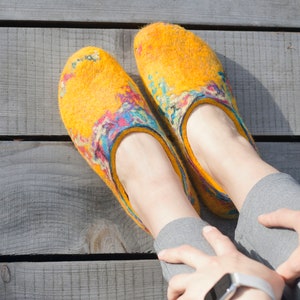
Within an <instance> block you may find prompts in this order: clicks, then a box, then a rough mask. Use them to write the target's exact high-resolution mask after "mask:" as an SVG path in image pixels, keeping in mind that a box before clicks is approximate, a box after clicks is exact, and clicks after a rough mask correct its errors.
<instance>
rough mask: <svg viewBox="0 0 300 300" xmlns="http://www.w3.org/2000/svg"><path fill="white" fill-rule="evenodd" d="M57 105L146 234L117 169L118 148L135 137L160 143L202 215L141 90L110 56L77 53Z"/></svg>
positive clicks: (82, 147) (92, 51)
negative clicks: (146, 136) (144, 136)
mask: <svg viewBox="0 0 300 300" xmlns="http://www.w3.org/2000/svg"><path fill="white" fill-rule="evenodd" d="M58 100H59V108H60V113H61V117H62V120H63V122H64V125H65V127H66V129H67V130H68V133H69V135H70V137H71V138H72V140H73V142H74V144H75V146H76V148H77V149H78V151H79V152H80V154H81V155H82V156H83V157H84V158H85V159H86V161H87V162H88V164H89V165H90V166H91V168H92V169H93V170H94V171H95V172H96V173H97V174H98V175H99V176H100V177H101V178H102V180H103V181H104V182H105V183H106V184H107V186H108V187H109V188H110V189H111V190H112V192H113V193H114V195H115V196H116V198H117V199H118V200H119V202H120V204H121V205H122V207H123V208H124V209H125V211H126V212H127V213H128V215H129V216H130V217H131V218H132V219H133V220H134V221H135V222H136V223H137V224H138V225H139V226H140V227H141V228H143V229H144V230H146V231H147V229H146V228H145V227H144V225H143V223H142V221H141V220H140V219H139V217H138V216H137V215H136V213H135V212H134V210H133V208H132V207H131V204H130V201H129V199H128V197H127V194H126V192H125V190H124V188H123V186H122V184H121V183H120V181H119V179H118V176H117V174H116V166H115V155H116V150H117V148H118V145H119V144H120V142H121V141H122V139H123V138H124V137H125V136H126V135H127V134H129V133H132V132H145V133H148V134H150V135H152V136H153V137H155V138H156V140H158V141H159V142H160V144H161V146H162V147H163V148H164V150H165V151H166V153H167V155H168V157H169V159H170V161H171V163H172V165H173V167H174V170H175V171H176V173H177V174H178V176H179V177H180V178H181V180H182V184H183V187H184V190H185V192H186V194H187V195H188V197H189V199H190V201H191V203H192V204H193V206H194V208H195V209H196V210H197V211H198V212H199V203H198V202H197V201H195V192H194V190H193V189H192V187H191V184H190V183H189V181H188V179H187V175H186V172H185V169H184V167H183V165H182V162H181V161H180V159H179V158H178V156H177V154H176V152H175V151H174V149H173V148H172V145H171V144H170V142H169V141H168V140H167V138H166V136H165V134H164V132H163V131H162V129H161V127H160V126H159V124H158V123H157V121H156V119H155V118H154V116H153V115H152V113H151V111H150V109H149V107H148V105H147V103H146V101H145V100H144V98H143V97H142V95H141V93H140V91H139V90H138V87H137V86H136V85H135V84H134V82H133V81H132V79H131V78H130V77H129V76H128V75H127V74H126V73H125V71H124V70H123V69H122V67H121V66H120V65H119V64H118V63H117V62H116V60H115V59H114V58H112V57H111V56H110V55H109V54H108V53H106V52H105V51H103V50H101V49H99V48H95V47H87V48H83V49H81V50H79V51H78V52H76V53H75V54H73V55H72V56H71V57H70V58H69V60H68V62H67V63H66V65H65V67H64V70H63V72H62V74H61V78H60V82H59V91H58Z"/></svg>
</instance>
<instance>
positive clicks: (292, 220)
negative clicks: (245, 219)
mask: <svg viewBox="0 0 300 300" xmlns="http://www.w3.org/2000/svg"><path fill="white" fill-rule="evenodd" d="M258 221H259V222H260V223H261V224H262V225H264V226H266V227H283V228H290V229H294V230H299V229H300V224H299V223H300V211H296V210H291V209H287V208H281V209H279V210H276V211H274V212H271V213H268V214H263V215H260V216H259V217H258ZM298 224H299V225H298Z"/></svg>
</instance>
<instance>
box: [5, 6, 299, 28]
mask: <svg viewBox="0 0 300 300" xmlns="http://www.w3.org/2000/svg"><path fill="white" fill-rule="evenodd" d="M0 20H17V21H19V20H21V21H23V20H29V21H59V22H64V21H69V22H88V23H90V22H100V23H112V24H113V23H129V24H131V25H132V24H134V23H143V24H144V23H150V22H154V21H158V20H159V21H167V22H173V23H183V24H196V25H205V26H208V25H220V26H226V25H227V26H261V27H299V26H300V2H299V0H287V1H281V0H276V1H275V0H253V1H248V0H241V1H231V0H223V1H218V0H201V1H194V0H164V1H160V0H152V1H147V0H131V1H116V0H100V1H99V0H87V1H84V2H82V1H71V0H65V1H43V0H31V1H22V0H13V1H6V0H1V1H0Z"/></svg>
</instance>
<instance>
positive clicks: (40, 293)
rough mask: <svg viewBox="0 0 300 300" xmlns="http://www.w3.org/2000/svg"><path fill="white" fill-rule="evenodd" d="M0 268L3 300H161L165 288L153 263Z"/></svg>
mask: <svg viewBox="0 0 300 300" xmlns="http://www.w3.org/2000/svg"><path fill="white" fill-rule="evenodd" d="M0 269H1V270H2V273H1V274H2V278H0V298H1V299H3V300H24V299H28V300H29V299H30V300H40V299H45V300H99V299H101V300H114V299H115V300H120V299H122V300H135V299H136V300H140V299H143V300H163V299H165V295H166V288H167V287H166V283H165V282H164V280H163V278H162V274H161V269H160V266H159V262H158V261H157V260H146V261H145V260H138V261H90V262H89V261H83V262H80V261H78V262H42V263H31V262H21V263H2V264H0ZM3 279H5V281H4V280H3Z"/></svg>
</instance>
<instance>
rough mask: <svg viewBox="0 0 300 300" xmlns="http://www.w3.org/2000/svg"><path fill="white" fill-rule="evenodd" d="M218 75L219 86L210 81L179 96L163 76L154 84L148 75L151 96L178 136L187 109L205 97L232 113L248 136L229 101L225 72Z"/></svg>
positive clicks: (230, 95)
mask: <svg viewBox="0 0 300 300" xmlns="http://www.w3.org/2000/svg"><path fill="white" fill-rule="evenodd" d="M218 75H219V76H220V77H221V82H222V84H221V86H218V85H217V84H216V83H215V82H213V81H212V82H210V83H209V84H208V85H207V86H206V87H201V89H199V90H190V91H186V92H183V93H182V94H181V95H179V96H178V95H175V94H172V88H170V87H169V86H168V85H167V83H166V82H165V80H164V79H163V78H162V79H161V80H160V81H159V82H158V84H155V82H154V80H153V76H152V75H149V76H148V79H149V82H150V83H149V89H150V91H151V94H152V96H153V97H154V98H155V99H156V101H157V105H158V109H159V111H160V112H161V114H162V115H163V116H164V117H166V118H167V119H168V120H169V122H170V124H171V126H172V127H173V129H174V130H175V131H176V134H177V135H178V136H182V127H181V125H182V123H183V119H184V116H185V115H186V113H187V111H188V109H189V108H190V107H191V105H193V104H194V103H196V102H200V101H201V100H203V99H206V98H210V99H213V100H215V101H216V102H218V103H219V104H221V105H224V106H225V107H226V108H228V109H229V110H230V111H231V112H232V113H234V115H235V117H236V119H237V120H238V122H239V124H240V125H241V127H242V128H243V130H244V132H245V133H246V135H247V136H250V134H249V132H248V130H247V129H246V127H245V125H244V123H243V121H242V119H241V118H240V116H239V115H238V114H237V112H236V111H235V109H234V107H233V105H232V102H231V101H232V99H233V96H232V91H231V88H230V84H229V82H228V79H227V77H226V74H225V73H224V72H219V73H218Z"/></svg>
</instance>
